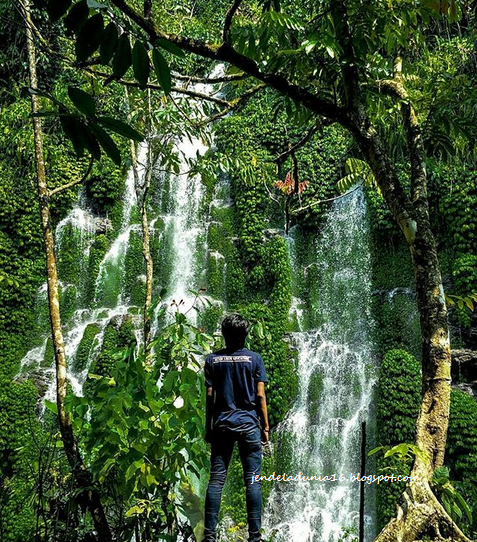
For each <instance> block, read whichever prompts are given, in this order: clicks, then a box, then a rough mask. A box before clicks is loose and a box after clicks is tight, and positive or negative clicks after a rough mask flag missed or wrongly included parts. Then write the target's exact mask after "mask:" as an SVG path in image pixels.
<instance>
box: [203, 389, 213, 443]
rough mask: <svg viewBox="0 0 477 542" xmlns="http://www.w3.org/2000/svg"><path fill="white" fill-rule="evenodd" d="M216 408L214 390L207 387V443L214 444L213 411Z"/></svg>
mask: <svg viewBox="0 0 477 542" xmlns="http://www.w3.org/2000/svg"><path fill="white" fill-rule="evenodd" d="M213 406H214V390H213V388H211V387H207V396H206V399H205V442H208V443H211V442H212V423H213V419H212V410H213Z"/></svg>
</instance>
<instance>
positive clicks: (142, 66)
mask: <svg viewBox="0 0 477 542" xmlns="http://www.w3.org/2000/svg"><path fill="white" fill-rule="evenodd" d="M132 64H133V71H134V77H135V78H136V79H137V81H138V83H139V84H140V85H141V87H142V88H145V87H146V85H147V80H148V78H149V71H150V67H149V56H148V54H147V51H146V48H145V47H144V45H143V44H142V43H141V42H140V41H136V43H135V44H134V48H133V51H132Z"/></svg>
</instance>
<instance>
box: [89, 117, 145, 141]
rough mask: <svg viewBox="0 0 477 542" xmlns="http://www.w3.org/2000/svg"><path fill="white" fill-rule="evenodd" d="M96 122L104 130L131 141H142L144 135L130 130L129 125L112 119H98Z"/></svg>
mask: <svg viewBox="0 0 477 542" xmlns="http://www.w3.org/2000/svg"><path fill="white" fill-rule="evenodd" d="M98 122H99V123H100V124H102V125H103V126H104V127H105V128H108V129H109V130H112V131H113V132H116V133H117V134H119V135H121V136H124V137H127V138H129V139H133V140H134V141H138V142H141V141H143V140H144V135H143V134H141V133H139V132H138V131H136V130H134V128H131V126H129V124H126V123H125V122H122V121H121V120H118V119H113V118H112V117H98Z"/></svg>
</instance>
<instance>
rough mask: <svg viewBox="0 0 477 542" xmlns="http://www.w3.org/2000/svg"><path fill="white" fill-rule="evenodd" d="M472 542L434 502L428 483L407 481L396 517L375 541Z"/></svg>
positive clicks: (436, 502) (439, 505)
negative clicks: (426, 540) (424, 539)
mask: <svg viewBox="0 0 477 542" xmlns="http://www.w3.org/2000/svg"><path fill="white" fill-rule="evenodd" d="M424 537H426V538H428V539H430V540H433V541H435V542H451V541H452V542H471V540H470V539H469V538H467V536H466V535H465V534H464V533H463V532H462V531H461V530H460V529H459V527H458V526H457V525H456V524H455V522H454V521H453V520H452V518H451V517H450V516H449V514H448V513H447V512H446V511H445V509H444V507H443V506H442V505H441V503H440V502H439V501H438V500H437V498H436V496H435V495H434V493H433V492H432V490H431V488H430V485H429V482H428V481H427V480H424V481H423V480H419V481H411V482H409V484H408V486H407V488H406V490H405V492H404V493H403V495H402V497H401V500H400V502H399V504H398V505H397V514H396V517H395V518H393V519H391V520H390V521H389V523H388V524H387V525H386V526H385V527H384V528H383V529H382V531H381V532H380V533H379V534H378V536H377V537H376V538H375V539H374V542H422V538H424Z"/></svg>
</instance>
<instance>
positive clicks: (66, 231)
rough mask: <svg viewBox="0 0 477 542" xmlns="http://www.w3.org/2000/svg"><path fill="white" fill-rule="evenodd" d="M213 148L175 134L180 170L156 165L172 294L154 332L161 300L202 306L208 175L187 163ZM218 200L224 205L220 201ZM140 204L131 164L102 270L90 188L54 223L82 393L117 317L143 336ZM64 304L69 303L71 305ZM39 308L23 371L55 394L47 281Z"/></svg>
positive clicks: (155, 235) (142, 158)
mask: <svg viewBox="0 0 477 542" xmlns="http://www.w3.org/2000/svg"><path fill="white" fill-rule="evenodd" d="M222 72H223V66H218V67H217V68H215V69H214V71H213V72H212V73H211V76H213V77H214V76H218V75H219V74H220V73H222ZM190 88H192V90H196V91H197V92H199V93H207V92H211V89H210V87H209V88H208V89H207V88H206V85H201V84H198V85H193V86H192V87H190ZM194 103H196V104H197V108H196V114H195V116H196V117H197V118H199V117H200V115H201V114H202V113H203V112H202V109H201V106H200V104H199V102H194ZM192 116H194V115H192ZM207 150H208V147H207V146H206V144H205V143H204V142H203V141H202V140H201V139H200V138H198V137H194V136H190V135H187V134H186V135H183V136H181V137H178V138H176V140H175V142H174V152H176V153H177V157H178V163H179V169H178V171H177V172H175V173H164V172H163V171H162V170H161V169H160V167H159V164H154V165H153V183H155V185H156V186H157V189H156V199H155V200H154V199H153V198H151V201H150V205H149V208H148V214H149V228H150V235H151V240H152V241H153V245H152V246H153V248H152V250H153V253H152V257H153V260H154V267H155V272H154V285H155V289H154V294H153V295H154V297H156V296H157V294H158V293H159V291H160V289H161V287H165V288H166V298H165V299H164V300H163V302H162V305H160V304H159V305H158V307H157V311H156V318H154V320H153V326H152V333H153V335H154V334H156V333H158V332H159V329H160V327H161V325H163V324H164V322H163V321H159V320H158V318H157V313H158V311H159V309H160V307H161V306H164V305H166V306H167V307H170V305H171V303H173V302H174V301H175V302H176V303H177V304H178V303H179V302H180V301H181V300H182V302H183V303H182V304H181V306H180V310H181V311H182V312H187V311H189V313H188V316H189V317H192V319H193V318H194V316H195V312H194V311H190V310H189V309H190V308H191V306H192V304H193V303H194V300H195V296H194V295H193V294H192V293H191V291H197V290H198V289H199V288H200V286H202V285H203V282H204V276H203V271H204V269H205V267H206V265H205V263H206V257H207V243H206V231H207V226H208V224H207V219H206V217H204V216H202V215H203V214H204V213H203V212H202V211H203V209H202V208H201V205H202V203H203V197H204V186H203V184H202V180H201V177H200V175H195V176H193V177H191V176H189V175H188V170H189V169H190V161H191V160H192V159H193V158H195V157H196V156H198V155H203V154H204V153H205V152H206V151H207ZM148 152H149V145H148V143H142V144H140V145H139V147H138V156H137V167H138V169H137V173H138V176H139V184H140V185H142V184H144V183H143V182H142V181H143V179H144V175H145V173H146V168H145V164H146V163H147V159H148V158H147V156H148ZM160 158H161V157H160ZM215 203H216V204H217V205H220V201H218V202H215ZM137 211H138V199H137V195H136V187H135V175H134V171H133V169H132V168H131V169H130V171H129V172H128V175H127V178H126V180H125V189H124V194H123V198H122V220H121V224H120V225H119V228H118V230H117V232H116V235H115V237H114V238H112V239H110V240H109V244H108V248H107V250H106V252H105V254H104V257H103V258H102V260H101V262H100V263H99V269H98V268H96V270H95V271H94V273H92V272H91V269H89V267H88V262H89V255H90V249H91V247H92V246H93V245H94V242H95V239H96V238H97V234H98V231H100V232H101V230H104V229H105V228H104V227H105V224H104V222H105V219H104V218H102V217H96V216H94V215H93V213H92V211H91V210H90V209H89V208H88V204H87V200H86V198H85V197H84V195H83V192H81V193H80V196H79V198H78V202H77V204H76V205H75V206H74V208H73V209H72V210H71V211H70V212H69V213H68V215H67V216H66V217H65V218H64V219H63V220H62V221H61V222H59V224H58V225H57V227H56V230H55V240H56V242H55V251H56V254H57V259H58V270H59V278H60V289H61V303H60V304H61V308H62V311H61V312H62V322H63V332H64V342H65V350H66V358H67V362H68V372H67V378H68V380H69V382H70V384H71V386H72V388H73V391H74V393H75V394H76V395H82V393H83V392H82V387H83V383H84V382H85V380H86V378H87V375H88V373H89V372H91V364H92V363H93V362H94V361H95V359H96V358H97V356H98V355H99V354H100V352H101V349H102V347H103V340H104V337H105V332H106V330H107V327H108V325H110V324H111V323H115V325H116V324H117V326H119V325H120V324H121V322H122V321H124V318H125V317H127V318H129V319H131V321H132V324H133V333H134V335H135V337H136V340H137V341H138V342H139V341H140V340H142V337H141V335H142V322H141V319H142V314H141V309H142V303H143V300H142V298H141V297H140V296H141V294H140V293H139V295H137V292H138V291H139V292H140V289H138V290H137V291H135V292H131V289H130V287H131V269H128V265H131V259H132V258H134V262H133V263H132V265H133V268H134V269H136V268H137V269H139V268H141V266H142V265H143V259H142V258H143V257H142V252H140V253H137V251H136V253H134V252H133V253H132V254H133V256H132V257H131V256H130V254H131V253H130V252H129V251H130V250H131V246H132V244H133V243H134V242H136V243H137V242H138V238H140V237H141V225H140V223H139V214H138V212H137ZM106 222H108V221H107V219H106ZM109 225H110V224H109ZM107 227H108V225H106V228H107ZM65 255H66V256H65ZM128 258H129V261H128ZM63 260H64V262H63ZM128 273H129V275H128ZM141 273H142V272H139V273H138V274H137V276H136V275H134V277H133V278H132V282H133V283H134V281H135V285H138V284H139V285H140V284H141V283H142V284H144V279H145V277H144V275H142V274H141ZM128 276H129V282H128V280H127V279H128ZM65 308H66V309H68V310H64V309H65ZM172 310H173V309H172ZM35 312H36V314H37V315H38V322H37V324H38V326H37V327H38V328H39V329H40V330H41V332H40V335H39V336H38V337H36V338H35V340H34V343H33V344H32V345H31V349H30V350H29V351H28V353H27V354H26V355H25V356H24V358H23V359H22V360H21V363H20V371H19V374H18V375H17V376H18V377H22V378H23V377H25V376H27V375H28V374H35V378H36V379H37V382H39V383H41V388H42V395H43V396H44V397H45V398H47V399H49V400H54V398H55V386H56V383H55V378H54V374H55V370H54V363H53V351H52V343H51V338H49V337H50V325H49V318H48V304H47V289H46V283H45V284H43V285H42V286H41V287H40V288H39V290H38V294H37V299H36V303H35ZM87 336H88V337H87ZM85 337H87V338H88V347H86V346H85V345H84V338H85ZM85 350H87V351H86V353H85ZM80 352H81V355H79V353H80ZM79 358H81V359H79ZM43 388H44V389H43Z"/></svg>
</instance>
